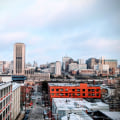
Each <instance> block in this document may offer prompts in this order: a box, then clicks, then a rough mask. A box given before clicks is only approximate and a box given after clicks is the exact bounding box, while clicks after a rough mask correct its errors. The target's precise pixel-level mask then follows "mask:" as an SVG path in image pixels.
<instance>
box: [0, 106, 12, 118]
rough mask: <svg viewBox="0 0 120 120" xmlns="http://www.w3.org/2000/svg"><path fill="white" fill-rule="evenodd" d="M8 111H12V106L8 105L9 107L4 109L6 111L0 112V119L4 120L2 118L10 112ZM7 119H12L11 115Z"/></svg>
mask: <svg viewBox="0 0 120 120" xmlns="http://www.w3.org/2000/svg"><path fill="white" fill-rule="evenodd" d="M8 112H10V106H8V107H7V108H6V109H5V110H4V112H3V113H2V114H0V120H2V119H3V118H4V117H5V115H7V114H8ZM7 120H10V116H8V118H7Z"/></svg>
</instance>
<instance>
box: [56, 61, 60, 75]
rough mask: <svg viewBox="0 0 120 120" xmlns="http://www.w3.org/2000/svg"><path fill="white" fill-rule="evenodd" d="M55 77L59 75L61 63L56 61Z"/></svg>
mask: <svg viewBox="0 0 120 120" xmlns="http://www.w3.org/2000/svg"><path fill="white" fill-rule="evenodd" d="M55 75H61V62H60V61H56V66H55Z"/></svg>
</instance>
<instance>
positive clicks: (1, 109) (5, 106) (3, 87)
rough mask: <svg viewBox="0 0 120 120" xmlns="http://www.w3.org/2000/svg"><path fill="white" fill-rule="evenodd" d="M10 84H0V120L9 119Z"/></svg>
mask: <svg viewBox="0 0 120 120" xmlns="http://www.w3.org/2000/svg"><path fill="white" fill-rule="evenodd" d="M11 104H12V84H11V83H0V120H12V119H11V112H12V111H11Z"/></svg>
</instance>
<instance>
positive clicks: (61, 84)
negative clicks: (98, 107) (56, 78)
mask: <svg viewBox="0 0 120 120" xmlns="http://www.w3.org/2000/svg"><path fill="white" fill-rule="evenodd" d="M48 85H49V86H76V87H77V86H78V87H79V86H80V85H87V86H96V87H99V85H92V84H87V83H79V84H78V83H48Z"/></svg>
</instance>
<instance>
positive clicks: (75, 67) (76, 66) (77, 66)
mask: <svg viewBox="0 0 120 120" xmlns="http://www.w3.org/2000/svg"><path fill="white" fill-rule="evenodd" d="M78 69H79V65H78V64H77V63H70V64H69V70H68V71H69V72H70V71H72V70H78Z"/></svg>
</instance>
